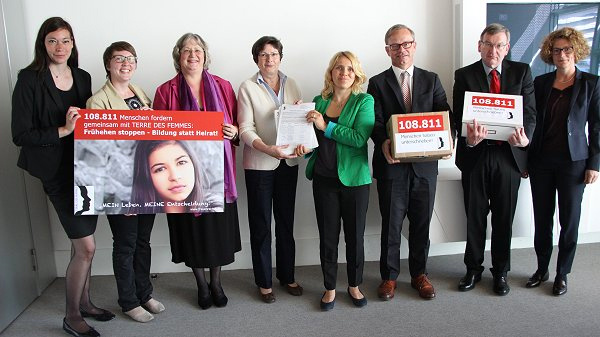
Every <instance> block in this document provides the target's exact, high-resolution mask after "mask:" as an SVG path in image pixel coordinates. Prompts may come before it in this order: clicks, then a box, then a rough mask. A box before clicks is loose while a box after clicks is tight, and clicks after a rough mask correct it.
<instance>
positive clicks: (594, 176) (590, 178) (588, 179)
mask: <svg viewBox="0 0 600 337" xmlns="http://www.w3.org/2000/svg"><path fill="white" fill-rule="evenodd" d="M598 175H600V173H598V171H594V170H585V178H583V182H584V183H586V184H593V183H595V182H596V180H598Z"/></svg>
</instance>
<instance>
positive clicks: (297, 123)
mask: <svg viewBox="0 0 600 337" xmlns="http://www.w3.org/2000/svg"><path fill="white" fill-rule="evenodd" d="M314 109H315V103H312V102H311V103H302V104H282V105H281V106H280V107H279V111H278V113H277V115H278V116H279V118H278V122H277V141H276V142H275V145H278V146H279V145H289V146H288V147H287V148H286V149H284V152H285V153H286V154H292V153H294V149H295V148H296V146H298V145H300V144H302V145H304V146H305V147H306V148H309V149H314V148H316V147H318V146H319V143H318V142H317V136H316V135H315V130H314V128H313V124H312V123H310V122H307V121H306V114H307V113H308V112H309V111H311V110H314Z"/></svg>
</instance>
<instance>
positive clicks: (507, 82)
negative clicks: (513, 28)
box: [452, 60, 535, 172]
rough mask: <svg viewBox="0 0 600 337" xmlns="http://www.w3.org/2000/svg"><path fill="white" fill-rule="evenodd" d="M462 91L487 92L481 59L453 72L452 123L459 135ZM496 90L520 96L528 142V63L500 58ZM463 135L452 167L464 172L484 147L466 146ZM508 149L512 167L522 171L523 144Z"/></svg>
mask: <svg viewBox="0 0 600 337" xmlns="http://www.w3.org/2000/svg"><path fill="white" fill-rule="evenodd" d="M465 91H474V92H490V88H489V84H488V82H487V75H486V74H485V70H484V68H483V63H482V61H481V60H479V61H477V62H475V63H473V64H471V65H468V66H466V67H463V68H460V69H458V70H456V71H455V72H454V90H453V91H452V100H453V110H454V118H455V119H454V125H455V127H456V130H458V133H459V134H460V132H461V128H462V116H463V106H464V100H465ZM500 93H501V94H508V95H521V96H523V127H524V129H525V134H526V135H527V138H529V140H530V141H531V138H532V136H533V130H534V129H535V96H534V94H533V80H532V78H531V68H530V67H529V65H528V64H525V63H521V62H514V61H509V60H504V61H502V74H500ZM466 136H467V135H461V137H459V138H458V141H457V144H456V166H458V168H459V169H460V170H461V171H463V172H466V171H467V172H468V171H470V170H471V169H472V168H473V166H474V165H475V163H476V162H477V161H478V160H479V156H480V155H481V153H482V152H483V149H484V147H485V146H487V145H486V143H485V142H481V143H479V144H478V145H477V146H475V147H473V148H468V147H467V143H466V138H465V137H466ZM510 148H511V151H512V154H513V157H514V159H515V165H516V168H517V169H518V170H519V172H523V171H525V170H526V169H527V149H526V148H527V147H526V148H520V147H515V146H511V147H510Z"/></svg>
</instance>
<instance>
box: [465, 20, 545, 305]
mask: <svg viewBox="0 0 600 337" xmlns="http://www.w3.org/2000/svg"><path fill="white" fill-rule="evenodd" d="M509 48H510V32H509V30H508V29H507V28H506V27H504V26H502V25H500V24H491V25H489V26H487V27H486V28H485V29H484V30H483V32H482V33H481V37H480V40H479V42H478V51H479V53H480V54H481V60H479V61H477V62H475V63H473V64H471V65H468V66H466V67H464V68H460V69H458V70H456V72H455V74H454V90H453V108H454V112H455V114H454V117H455V119H454V124H455V127H457V128H459V130H460V127H461V124H462V115H463V108H464V97H465V91H474V92H491V93H496V94H509V95H521V96H523V125H524V127H523V128H518V129H516V130H515V132H514V133H513V134H512V135H511V136H510V137H509V138H508V141H506V142H503V141H496V140H488V139H485V138H486V136H487V129H486V128H485V126H483V125H478V124H477V121H476V120H473V123H469V124H468V125H467V134H466V135H464V134H463V135H461V137H459V138H458V141H457V145H456V166H458V168H459V169H460V170H461V172H462V185H463V191H464V202H465V212H466V215H467V246H466V249H465V257H464V262H465V265H466V267H467V273H466V275H465V276H464V277H463V278H462V279H461V280H460V282H459V285H458V289H459V290H461V291H467V290H471V289H473V288H474V287H475V283H477V282H479V280H481V273H482V272H483V270H484V267H483V266H482V264H483V254H484V249H485V237H486V227H487V215H488V213H489V212H490V211H491V212H492V268H491V269H490V270H491V272H492V275H493V276H494V288H493V289H494V292H495V293H496V294H498V295H506V294H508V292H509V290H510V288H509V286H508V283H507V281H506V277H507V272H508V271H509V270H510V241H511V236H512V222H513V219H514V216H515V208H516V206H517V195H518V192H519V186H520V183H521V177H527V171H526V168H527V152H526V149H527V145H528V144H529V139H530V138H531V136H532V135H533V130H534V128H535V97H534V94H533V81H532V78H531V69H530V67H529V65H527V64H525V63H521V62H513V61H508V60H505V59H504V57H505V56H506V55H507V54H508V50H509Z"/></svg>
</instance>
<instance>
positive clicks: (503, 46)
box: [479, 41, 508, 50]
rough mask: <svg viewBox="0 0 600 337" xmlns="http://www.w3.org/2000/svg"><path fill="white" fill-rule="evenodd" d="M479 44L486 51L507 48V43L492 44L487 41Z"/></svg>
mask: <svg viewBox="0 0 600 337" xmlns="http://www.w3.org/2000/svg"><path fill="white" fill-rule="evenodd" d="M479 43H481V44H482V45H483V46H484V47H485V48H486V49H492V48H496V49H498V50H504V48H506V46H508V43H497V44H493V43H491V42H489V41H479Z"/></svg>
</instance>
